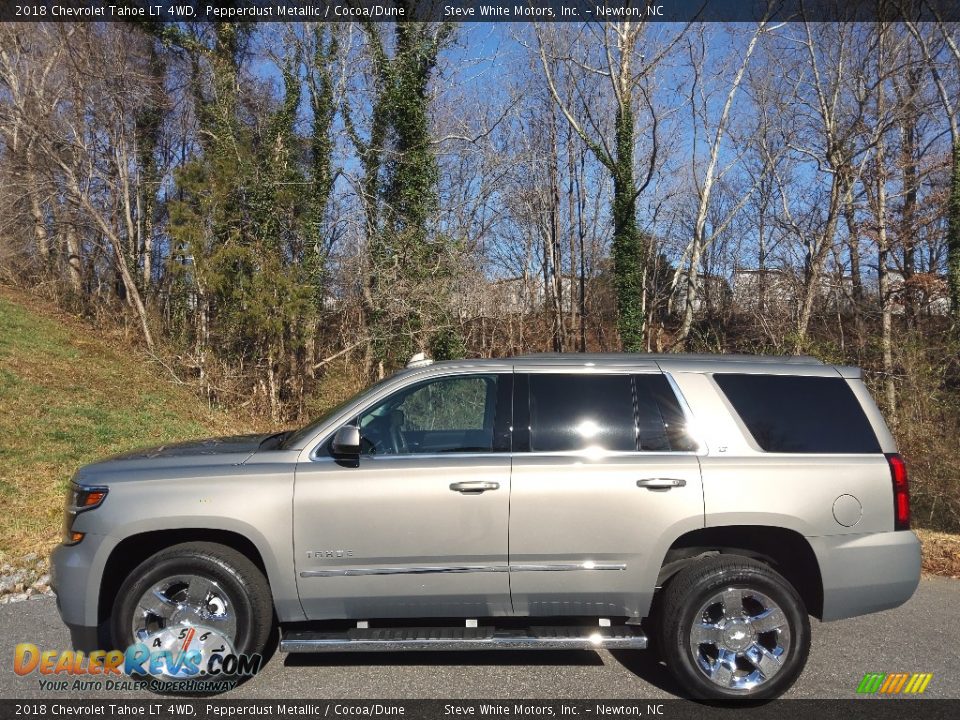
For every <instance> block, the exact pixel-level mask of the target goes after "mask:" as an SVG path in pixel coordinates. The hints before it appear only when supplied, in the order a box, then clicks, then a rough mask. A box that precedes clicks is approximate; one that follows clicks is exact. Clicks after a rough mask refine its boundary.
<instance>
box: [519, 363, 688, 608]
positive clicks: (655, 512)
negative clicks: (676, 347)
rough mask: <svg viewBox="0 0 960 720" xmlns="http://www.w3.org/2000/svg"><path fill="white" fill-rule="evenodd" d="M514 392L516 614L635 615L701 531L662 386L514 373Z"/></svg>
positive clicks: (643, 379) (661, 379)
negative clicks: (673, 547) (667, 559)
mask: <svg viewBox="0 0 960 720" xmlns="http://www.w3.org/2000/svg"><path fill="white" fill-rule="evenodd" d="M516 385H517V396H516V401H515V413H516V417H517V419H516V427H518V428H524V431H523V433H520V432H518V433H517V436H516V437H515V439H514V440H515V442H514V449H515V450H516V451H517V452H515V454H514V463H513V477H512V497H511V501H510V583H511V588H512V592H513V607H514V610H515V612H516V613H517V614H518V615H589V616H594V617H610V616H614V617H615V616H624V615H626V616H633V617H638V616H642V615H643V614H645V613H646V611H647V608H648V606H649V603H650V600H651V597H652V595H653V590H654V587H655V586H656V581H657V574H658V572H659V570H660V565H661V562H662V561H663V555H664V553H665V551H666V549H667V547H668V546H669V544H670V541H671V540H672V539H674V538H676V537H679V536H680V535H682V534H683V533H684V532H687V531H690V530H694V529H697V528H702V527H703V489H702V484H701V480H700V466H699V462H698V459H697V455H696V445H695V443H694V442H693V441H692V440H691V439H690V438H689V437H688V436H687V434H686V428H685V418H684V415H683V413H682V410H681V406H680V405H679V403H678V401H677V398H676V396H675V395H674V393H673V391H672V389H671V386H670V383H669V381H668V380H667V378H666V377H665V376H664V375H662V374H661V373H659V372H655V373H649V374H632V373H630V372H626V371H625V372H622V373H617V374H584V373H581V374H576V373H565V372H563V371H562V370H557V369H552V371H551V372H543V373H528V374H527V373H525V374H520V373H519V370H518V374H517V375H516ZM524 415H528V419H526V420H524V419H523V416H524ZM527 428H529V429H528V430H527Z"/></svg>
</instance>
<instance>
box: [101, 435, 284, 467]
mask: <svg viewBox="0 0 960 720" xmlns="http://www.w3.org/2000/svg"><path fill="white" fill-rule="evenodd" d="M267 437H269V435H265V434H262V433H257V434H255V435H231V436H229V437H218V438H206V439H204V440H188V441H187V442H179V443H170V444H169V445H158V446H156V447H150V448H140V449H139V450H131V451H130V452H125V453H120V454H119V455H114V456H113V457H110V458H107V459H106V460H104V461H103V462H111V461H115V460H150V459H152V458H172V457H185V456H198V455H227V454H231V453H243V454H244V455H250V454H251V453H253V452H256V450H257V448H259V447H260V443H261V442H263V440H264V439H265V438H267Z"/></svg>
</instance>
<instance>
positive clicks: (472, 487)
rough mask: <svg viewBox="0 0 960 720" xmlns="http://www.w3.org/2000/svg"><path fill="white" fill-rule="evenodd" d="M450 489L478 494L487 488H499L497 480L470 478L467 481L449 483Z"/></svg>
mask: <svg viewBox="0 0 960 720" xmlns="http://www.w3.org/2000/svg"><path fill="white" fill-rule="evenodd" d="M450 489H451V490H453V491H455V492H459V493H466V494H479V493H482V492H486V491H487V490H499V489H500V483H498V482H487V481H485V480H472V481H468V482H455V483H450Z"/></svg>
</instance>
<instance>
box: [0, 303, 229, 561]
mask: <svg viewBox="0 0 960 720" xmlns="http://www.w3.org/2000/svg"><path fill="white" fill-rule="evenodd" d="M244 429H245V428H244V427H242V426H241V425H240V423H238V422H236V421H234V420H232V419H231V418H230V417H228V416H227V415H226V414H224V413H219V412H214V411H211V410H209V409H208V408H207V407H206V405H205V404H204V403H203V402H202V401H201V400H199V399H198V398H197V397H196V396H195V395H193V394H192V393H191V392H190V391H189V390H188V389H186V388H183V387H180V386H177V385H175V384H174V383H173V382H172V381H171V379H170V376H169V375H167V374H166V372H165V371H164V370H163V368H162V367H160V366H159V365H158V364H156V363H154V362H152V361H150V360H149V359H147V358H145V357H144V356H143V355H142V354H141V353H139V352H138V351H137V350H135V349H132V348H130V347H126V346H124V343H123V342H122V341H120V340H116V339H114V340H111V339H109V338H105V337H104V336H103V334H101V333H98V332H97V331H94V330H92V329H91V328H89V327H88V326H86V325H84V324H83V323H81V322H79V321H77V320H76V319H75V318H71V317H69V316H64V315H61V314H58V313H56V312H55V311H51V310H50V309H49V308H46V307H43V306H42V305H39V304H37V303H36V302H34V301H31V300H29V299H24V298H23V297H22V296H20V295H17V294H15V293H13V292H12V291H9V290H4V289H2V288H0V500H2V502H3V508H2V518H3V519H2V522H0V528H2V532H0V560H2V561H7V560H15V559H16V558H17V557H18V556H21V555H23V554H26V553H30V552H37V553H41V554H45V553H46V551H47V550H48V549H49V548H50V547H51V546H52V545H53V544H54V543H55V542H56V541H57V539H58V537H59V532H60V521H61V511H62V504H63V499H62V498H63V493H64V489H65V487H66V484H67V483H68V482H69V480H70V476H71V475H72V474H73V471H74V470H75V469H76V468H77V467H78V466H79V465H82V464H84V463H87V462H90V461H92V460H95V459H97V458H100V457H103V456H105V455H110V454H112V453H117V452H121V451H123V450H128V449H132V448H135V447H140V446H146V445H152V444H161V443H166V442H170V441H174V440H181V439H185V438H192V437H200V436H205V435H218V434H230V433H232V432H237V431H242V430H244Z"/></svg>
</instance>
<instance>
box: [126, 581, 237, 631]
mask: <svg viewBox="0 0 960 720" xmlns="http://www.w3.org/2000/svg"><path fill="white" fill-rule="evenodd" d="M234 605H235V604H234V602H233V599H232V598H231V597H230V595H229V594H228V593H227V592H226V591H225V590H224V589H223V588H222V587H220V585H218V584H217V583H216V582H215V581H214V580H211V579H210V578H207V577H203V576H202V575H193V574H186V575H171V576H170V577H166V578H164V579H163V580H160V581H159V582H157V583H154V584H153V585H152V586H150V587H149V588H148V589H147V590H146V592H144V593H143V595H141V596H140V599H139V600H138V601H137V606H136V608H135V609H134V611H133V620H132V622H131V631H132V633H133V638H134V640H137V641H142V640H144V639H146V638H147V637H149V636H150V635H152V634H153V633H155V632H158V631H160V630H163V629H164V628H167V627H171V626H175V625H199V626H203V627H207V628H212V629H214V630H217V631H218V632H220V634H222V635H225V636H226V637H228V638H229V639H230V641H231V642H234V641H236V632H237V618H236V615H235V613H234Z"/></svg>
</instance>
